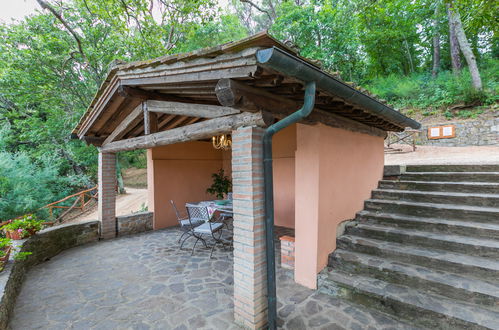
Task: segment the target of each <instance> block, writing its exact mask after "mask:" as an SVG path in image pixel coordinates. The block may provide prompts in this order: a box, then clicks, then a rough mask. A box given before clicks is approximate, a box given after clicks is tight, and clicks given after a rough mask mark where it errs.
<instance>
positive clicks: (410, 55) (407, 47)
mask: <svg viewBox="0 0 499 330" xmlns="http://www.w3.org/2000/svg"><path fill="white" fill-rule="evenodd" d="M404 46H405V51H406V53H407V59H408V60H409V72H410V73H413V72H414V62H413V61H412V54H411V50H410V48H409V43H408V42H407V39H405V38H404Z"/></svg>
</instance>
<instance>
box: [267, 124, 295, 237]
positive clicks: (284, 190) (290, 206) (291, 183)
mask: <svg viewBox="0 0 499 330" xmlns="http://www.w3.org/2000/svg"><path fill="white" fill-rule="evenodd" d="M272 147H273V148H272V157H273V168H274V170H273V174H274V223H275V224H276V225H277V226H283V227H288V228H294V227H295V150H296V125H292V126H290V127H287V128H285V129H283V130H282V131H280V132H279V133H277V134H276V135H275V136H274V138H273V141H272Z"/></svg>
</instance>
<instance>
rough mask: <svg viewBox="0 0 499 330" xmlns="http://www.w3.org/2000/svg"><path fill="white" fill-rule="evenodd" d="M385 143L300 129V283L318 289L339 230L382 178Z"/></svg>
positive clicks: (297, 213)
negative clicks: (319, 280)
mask: <svg viewBox="0 0 499 330" xmlns="http://www.w3.org/2000/svg"><path fill="white" fill-rule="evenodd" d="M383 161H384V153H383V138H381V137H373V136H369V135H366V134H361V133H354V132H350V131H346V130H343V129H338V128H332V127H328V126H324V125H316V126H306V125H298V126H297V150H296V168H295V180H296V181H295V191H296V196H295V198H296V201H295V203H296V205H297V207H296V209H295V219H296V221H295V235H296V242H295V248H296V251H295V258H296V260H295V280H296V281H297V282H298V283H301V284H303V285H305V286H307V287H310V288H316V286H317V280H316V275H317V273H318V272H320V271H321V270H322V269H323V268H324V267H325V266H326V265H327V258H328V255H329V253H331V252H332V251H333V250H334V249H335V248H336V230H337V227H338V224H339V223H340V222H342V221H345V220H348V219H352V218H353V217H354V216H355V213H356V212H357V211H359V210H361V209H362V208H363V202H364V200H366V199H368V198H369V196H370V193H371V190H372V189H374V188H375V187H376V185H377V183H378V181H379V180H380V179H381V177H382V174H383Z"/></svg>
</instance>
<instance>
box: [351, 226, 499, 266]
mask: <svg viewBox="0 0 499 330" xmlns="http://www.w3.org/2000/svg"><path fill="white" fill-rule="evenodd" d="M346 233H347V234H348V235H355V236H362V237H368V238H375V239H380V240H385V241H389V242H396V243H405V244H408V245H415V246H420V247H424V248H433V249H439V250H448V251H453V252H457V253H462V254H468V255H472V256H477V257H488V258H496V259H497V260H499V240H494V239H484V238H474V237H469V236H461V235H450V234H444V233H432V232H428V231H421V230H413V229H405V228H394V227H390V226H383V225H376V224H363V223H355V222H354V223H351V224H349V225H348V226H347V228H346Z"/></svg>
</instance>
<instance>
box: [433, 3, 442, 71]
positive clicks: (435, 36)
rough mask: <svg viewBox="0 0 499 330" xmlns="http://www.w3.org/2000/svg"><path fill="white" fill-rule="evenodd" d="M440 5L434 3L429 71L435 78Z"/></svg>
mask: <svg viewBox="0 0 499 330" xmlns="http://www.w3.org/2000/svg"><path fill="white" fill-rule="evenodd" d="M439 9H440V3H439V1H436V2H435V13H434V16H433V68H432V70H431V75H432V76H433V78H435V77H436V76H437V75H438V71H440V33H439V29H438V25H439V24H438V23H439V19H440V15H439V14H440V10H439Z"/></svg>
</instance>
